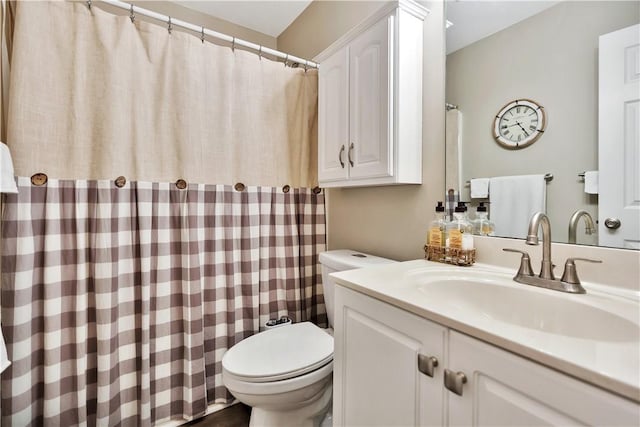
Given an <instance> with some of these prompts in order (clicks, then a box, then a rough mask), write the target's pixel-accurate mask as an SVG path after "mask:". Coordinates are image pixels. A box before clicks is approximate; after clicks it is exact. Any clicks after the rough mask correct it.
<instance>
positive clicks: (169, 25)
mask: <svg viewBox="0 0 640 427" xmlns="http://www.w3.org/2000/svg"><path fill="white" fill-rule="evenodd" d="M171 30H173V26H172V25H171V17H169V21H168V25H167V31H168V32H169V34H171Z"/></svg>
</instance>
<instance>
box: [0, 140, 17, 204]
mask: <svg viewBox="0 0 640 427" xmlns="http://www.w3.org/2000/svg"><path fill="white" fill-rule="evenodd" d="M17 192H18V187H16V179H15V178H14V177H13V161H12V160H11V153H10V152H9V147H7V146H6V145H4V144H3V143H2V142H0V193H17Z"/></svg>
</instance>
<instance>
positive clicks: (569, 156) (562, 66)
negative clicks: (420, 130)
mask: <svg viewBox="0 0 640 427" xmlns="http://www.w3.org/2000/svg"><path fill="white" fill-rule="evenodd" d="M447 20H448V21H449V22H448V25H449V27H448V28H447V76H446V78H447V83H446V100H447V110H448V111H447V131H446V134H447V138H446V145H447V148H446V185H447V189H451V190H454V191H455V193H456V196H458V197H459V199H460V200H462V201H469V202H470V208H469V211H470V212H471V215H470V216H473V213H475V211H476V207H477V206H478V205H479V203H480V202H483V203H484V204H485V205H488V206H489V218H490V219H491V221H492V222H494V223H495V230H494V233H495V235H497V236H501V237H515V238H524V237H525V234H526V224H527V223H528V221H529V218H530V216H531V215H532V213H533V212H536V211H539V210H542V211H546V213H547V215H548V217H549V219H550V220H551V225H552V240H553V241H555V242H564V243H567V242H571V243H578V244H587V245H600V246H611V247H623V248H634V249H640V133H639V130H638V128H639V124H640V24H639V22H640V2H636V1H555V2H545V1H510V2H492V1H448V2H447ZM472 190H473V191H472ZM522 224H524V225H522Z"/></svg>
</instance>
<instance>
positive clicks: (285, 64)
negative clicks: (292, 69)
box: [284, 53, 289, 68]
mask: <svg viewBox="0 0 640 427" xmlns="http://www.w3.org/2000/svg"><path fill="white" fill-rule="evenodd" d="M288 61H289V54H288V53H287V56H285V57H284V66H285V68H286V67H287V62H288Z"/></svg>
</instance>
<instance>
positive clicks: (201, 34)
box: [200, 27, 204, 43]
mask: <svg viewBox="0 0 640 427" xmlns="http://www.w3.org/2000/svg"><path fill="white" fill-rule="evenodd" d="M200 41H202V43H204V27H202V31H201V32H200Z"/></svg>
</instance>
